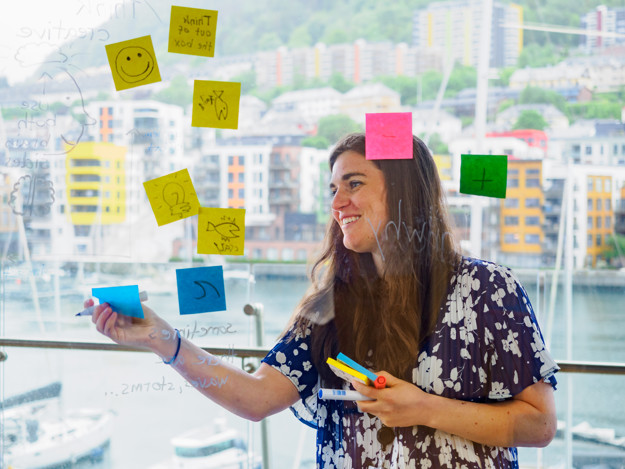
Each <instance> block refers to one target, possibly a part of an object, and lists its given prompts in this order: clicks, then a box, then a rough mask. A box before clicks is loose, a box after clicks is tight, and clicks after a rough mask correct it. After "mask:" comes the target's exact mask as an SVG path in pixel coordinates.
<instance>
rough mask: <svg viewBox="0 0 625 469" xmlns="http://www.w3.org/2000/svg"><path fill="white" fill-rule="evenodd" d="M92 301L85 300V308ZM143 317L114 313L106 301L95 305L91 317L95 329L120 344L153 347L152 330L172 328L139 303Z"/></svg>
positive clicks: (154, 345)
mask: <svg viewBox="0 0 625 469" xmlns="http://www.w3.org/2000/svg"><path fill="white" fill-rule="evenodd" d="M93 304H94V301H93V299H92V298H89V299H88V300H86V301H85V303H84V305H85V308H88V307H89V306H93ZM141 307H142V308H143V316H144V317H143V318H136V317H131V316H126V315H123V314H119V313H116V312H115V311H113V310H112V308H111V306H110V305H109V304H108V303H103V304H100V305H97V306H96V307H95V310H94V312H93V315H92V317H91V320H92V321H93V323H94V324H95V325H96V329H97V330H98V332H100V333H101V334H104V335H105V336H106V337H108V338H109V339H111V340H112V341H113V342H116V343H118V344H120V345H128V346H132V347H141V348H147V349H154V348H155V347H157V346H158V345H157V344H156V343H155V342H157V341H155V340H154V331H159V332H160V331H162V330H171V332H172V334H173V333H174V330H173V328H172V327H171V326H170V325H169V324H167V322H165V321H164V320H163V319H161V318H160V317H159V316H158V315H157V314H156V313H155V312H154V311H152V309H151V308H149V307H147V306H145V305H144V304H143V303H142V304H141Z"/></svg>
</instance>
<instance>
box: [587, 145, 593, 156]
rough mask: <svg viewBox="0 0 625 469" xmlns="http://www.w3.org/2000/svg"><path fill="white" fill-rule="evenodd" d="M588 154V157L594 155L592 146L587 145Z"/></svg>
mask: <svg viewBox="0 0 625 469" xmlns="http://www.w3.org/2000/svg"><path fill="white" fill-rule="evenodd" d="M586 154H587V155H592V146H590V145H586Z"/></svg>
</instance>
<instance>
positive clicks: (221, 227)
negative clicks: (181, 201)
mask: <svg viewBox="0 0 625 469" xmlns="http://www.w3.org/2000/svg"><path fill="white" fill-rule="evenodd" d="M206 231H216V232H217V233H218V234H219V235H221V237H222V238H226V239H233V238H238V237H239V235H238V234H236V233H235V232H238V231H239V227H238V225H236V224H235V223H232V222H230V221H226V222H223V223H220V224H218V225H215V224H214V223H212V222H210V221H209V222H208V227H207V228H206Z"/></svg>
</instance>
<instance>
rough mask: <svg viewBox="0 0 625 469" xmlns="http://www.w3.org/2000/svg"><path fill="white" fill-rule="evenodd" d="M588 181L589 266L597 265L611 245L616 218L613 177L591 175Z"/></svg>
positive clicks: (587, 247)
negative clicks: (613, 203)
mask: <svg viewBox="0 0 625 469" xmlns="http://www.w3.org/2000/svg"><path fill="white" fill-rule="evenodd" d="M586 182H587V184H588V187H587V190H586V197H587V203H588V207H587V210H586V211H587V216H588V219H587V234H588V240H587V242H586V259H587V264H588V265H589V266H592V267H596V265H597V260H598V259H599V258H601V255H602V254H603V252H604V251H606V250H608V249H609V247H610V246H609V238H610V235H611V234H612V230H613V227H612V222H613V220H614V207H612V177H611V176H592V175H589V176H588V177H587V180H586Z"/></svg>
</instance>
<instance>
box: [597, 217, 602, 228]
mask: <svg viewBox="0 0 625 469" xmlns="http://www.w3.org/2000/svg"><path fill="white" fill-rule="evenodd" d="M601 222H602V220H601V217H597V219H596V223H595V227H596V228H601Z"/></svg>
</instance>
